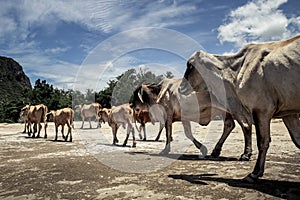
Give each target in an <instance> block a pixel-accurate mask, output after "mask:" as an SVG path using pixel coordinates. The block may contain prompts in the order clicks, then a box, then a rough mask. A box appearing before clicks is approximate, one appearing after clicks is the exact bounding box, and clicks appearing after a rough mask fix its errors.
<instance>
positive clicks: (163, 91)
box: [156, 87, 169, 103]
mask: <svg viewBox="0 0 300 200" xmlns="http://www.w3.org/2000/svg"><path fill="white" fill-rule="evenodd" d="M168 90H169V88H168V87H165V88H164V89H163V90H162V91H161V92H160V93H159V94H158V97H157V100H156V103H160V102H161V99H162V98H163V97H164V96H165V95H167V91H168Z"/></svg>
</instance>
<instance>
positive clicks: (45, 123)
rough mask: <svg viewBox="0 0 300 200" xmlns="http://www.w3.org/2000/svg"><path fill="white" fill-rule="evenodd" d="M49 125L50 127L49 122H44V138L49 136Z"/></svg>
mask: <svg viewBox="0 0 300 200" xmlns="http://www.w3.org/2000/svg"><path fill="white" fill-rule="evenodd" d="M47 127H48V123H47V122H44V129H45V135H44V138H47Z"/></svg>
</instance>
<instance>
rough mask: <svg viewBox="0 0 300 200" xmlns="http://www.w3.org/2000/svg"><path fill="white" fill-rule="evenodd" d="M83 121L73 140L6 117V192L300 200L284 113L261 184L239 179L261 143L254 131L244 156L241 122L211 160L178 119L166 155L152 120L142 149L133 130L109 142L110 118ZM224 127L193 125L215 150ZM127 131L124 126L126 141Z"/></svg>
mask: <svg viewBox="0 0 300 200" xmlns="http://www.w3.org/2000/svg"><path fill="white" fill-rule="evenodd" d="M80 125H81V123H80V122H76V124H75V130H74V131H73V142H64V141H62V138H61V135H60V134H59V140H58V141H54V140H53V139H54V136H55V135H54V128H53V124H51V123H50V125H49V128H48V138H47V139H44V138H38V139H35V138H31V137H28V136H27V134H24V133H22V131H23V124H0V172H1V175H0V199H300V160H299V158H300V150H299V149H297V148H296V146H295V145H294V144H293V143H292V141H291V139H290V136H289V134H288V132H287V130H286V128H285V127H284V125H283V123H282V122H281V121H280V120H276V121H275V120H274V121H272V126H271V131H272V142H271V145H270V149H269V151H268V155H267V162H266V170H265V175H264V177H263V178H262V179H261V180H260V181H259V182H258V183H256V184H248V183H244V182H242V181H241V179H242V178H243V177H245V176H246V175H247V174H248V173H249V172H251V170H252V169H253V167H254V164H255V159H256V157H257V147H256V138H255V134H253V149H254V151H253V157H252V160H251V161H248V162H241V161H238V158H239V156H240V154H241V153H242V152H243V145H244V142H243V135H242V132H241V129H240V128H239V127H236V128H235V129H234V130H233V132H232V134H231V135H230V136H229V138H228V140H227V141H226V142H225V144H224V147H223V151H222V154H221V157H220V158H218V159H212V158H209V157H206V158H203V157H202V155H201V154H200V153H199V150H197V149H196V148H195V146H193V144H192V143H191V141H189V140H188V139H186V138H185V136H184V133H183V130H182V125H181V123H174V126H173V127H174V128H173V129H174V130H173V131H174V132H173V133H174V134H173V139H174V141H173V142H172V147H171V153H170V155H168V156H159V155H158V153H159V152H160V151H161V150H162V149H163V148H164V145H165V143H164V140H165V132H164V131H163V134H162V136H161V141H159V142H155V141H153V139H154V138H155V137H156V134H157V131H158V125H155V126H153V125H151V124H147V127H146V128H147V133H148V135H147V139H148V141H141V140H139V137H138V136H137V134H136V138H137V139H138V141H137V147H136V148H132V147H131V145H132V140H131V137H130V140H129V141H128V144H127V146H126V147H122V146H121V145H118V146H113V145H111V143H112V134H111V130H110V127H108V125H107V124H105V125H103V126H102V128H99V129H96V128H92V129H89V128H88V127H89V126H88V124H85V127H86V128H84V129H78V128H79V127H80ZM95 126H96V124H95V123H93V127H95ZM222 126H223V125H222V122H220V121H214V122H212V123H211V124H210V125H209V126H207V127H201V126H199V125H197V124H193V126H192V129H193V132H194V136H195V137H196V138H197V139H198V140H199V141H200V142H202V143H203V144H204V145H205V146H206V147H207V148H208V151H209V153H210V152H211V150H212V148H213V147H214V145H215V144H216V142H217V140H218V138H219V137H220V135H221V131H222ZM41 136H43V132H42V134H41ZM124 136H125V130H124V129H122V128H120V130H119V133H118V137H119V140H120V142H119V143H120V144H122V143H123V140H124Z"/></svg>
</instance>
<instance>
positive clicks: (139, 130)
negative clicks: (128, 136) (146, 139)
mask: <svg viewBox="0 0 300 200" xmlns="http://www.w3.org/2000/svg"><path fill="white" fill-rule="evenodd" d="M135 126H136V124H135ZM142 126H143V124H140V126H139V127H137V126H136V130H137V131H138V132H139V137H140V139H143V136H142V133H141V131H142Z"/></svg>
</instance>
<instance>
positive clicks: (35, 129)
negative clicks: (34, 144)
mask: <svg viewBox="0 0 300 200" xmlns="http://www.w3.org/2000/svg"><path fill="white" fill-rule="evenodd" d="M36 132H37V124H36V123H34V124H33V132H32V137H33V138H34V137H35V133H36Z"/></svg>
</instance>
